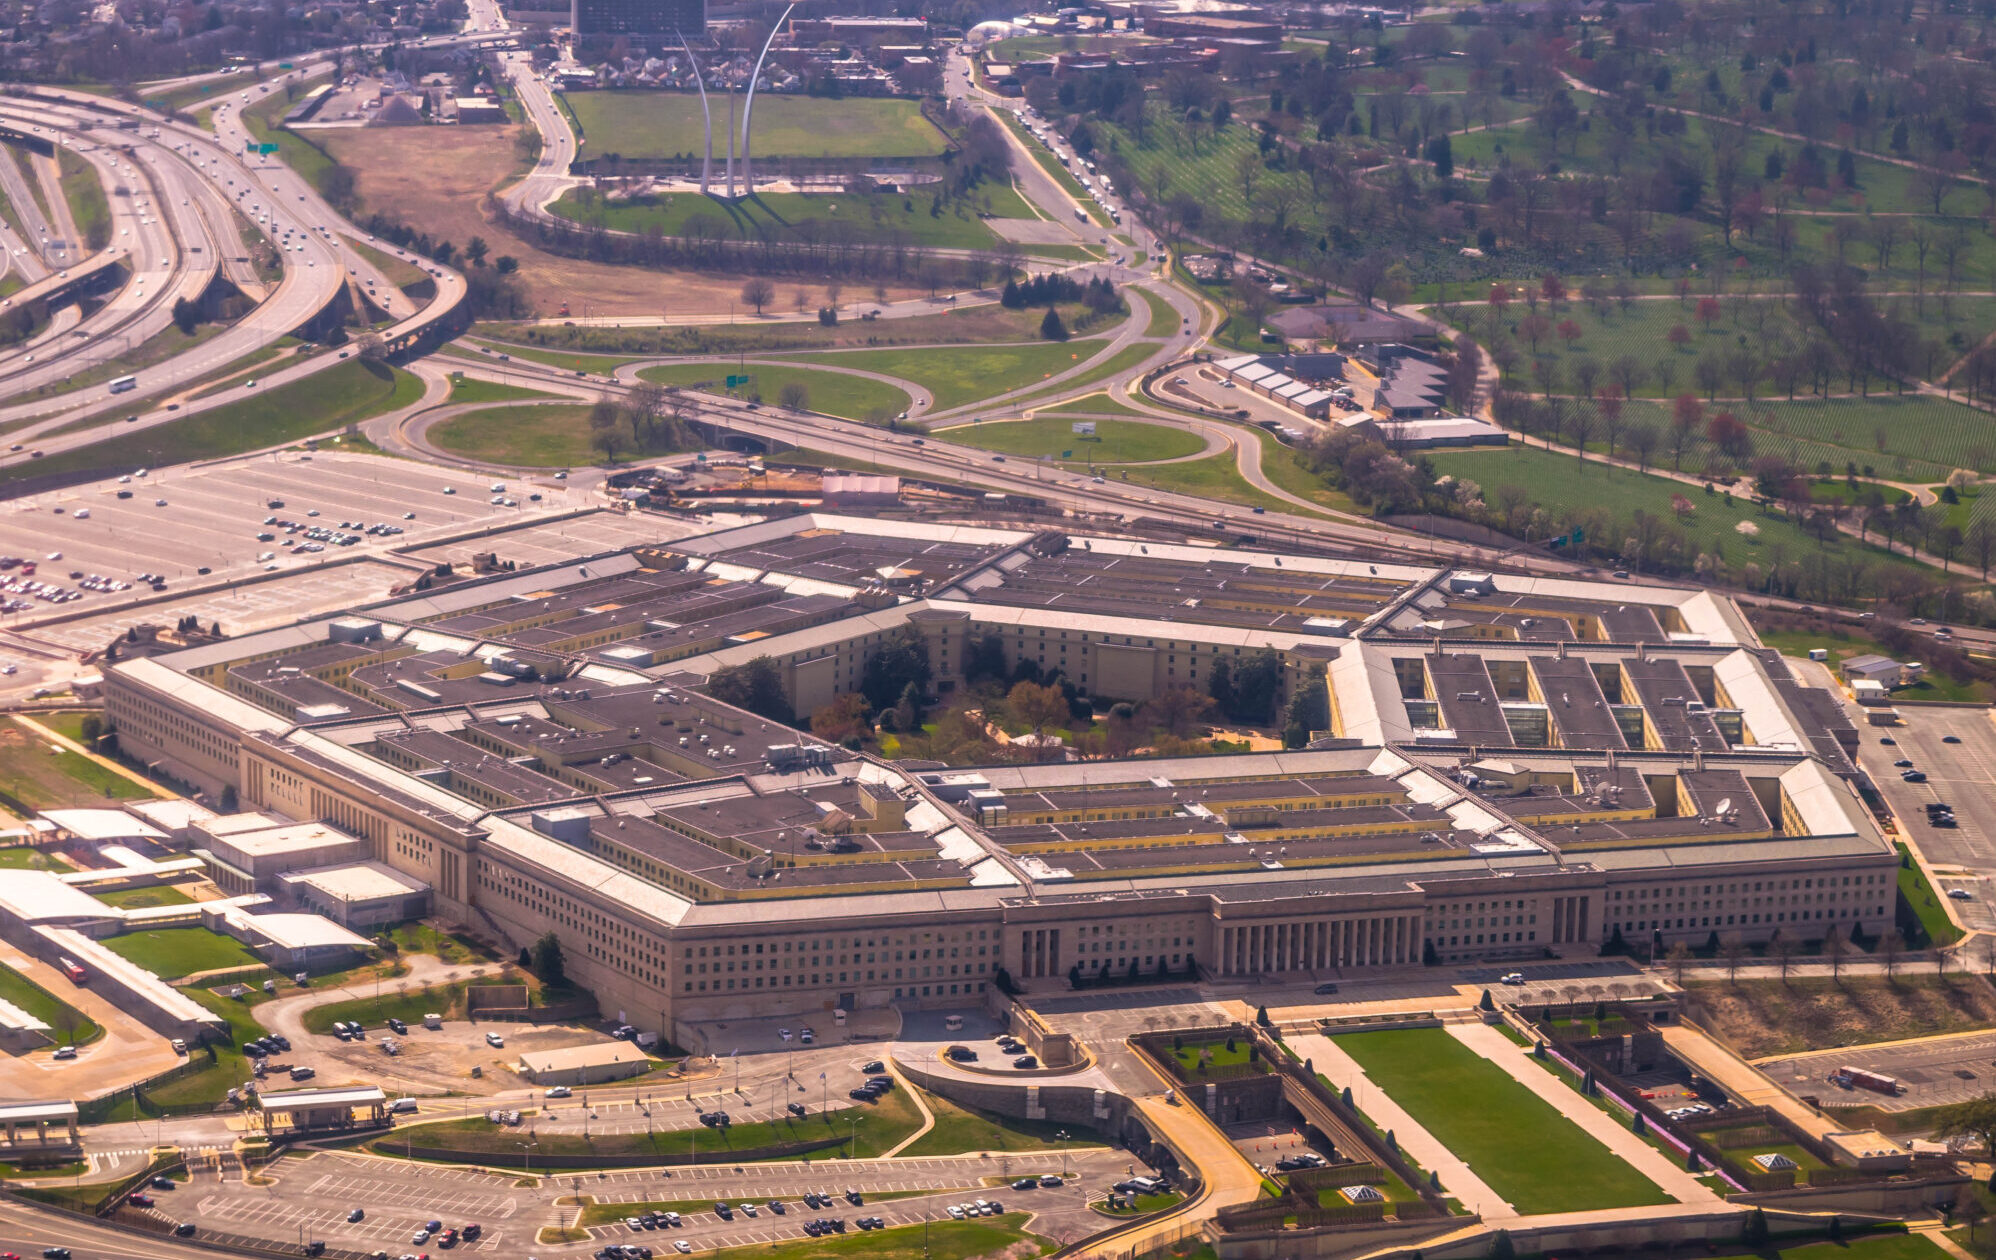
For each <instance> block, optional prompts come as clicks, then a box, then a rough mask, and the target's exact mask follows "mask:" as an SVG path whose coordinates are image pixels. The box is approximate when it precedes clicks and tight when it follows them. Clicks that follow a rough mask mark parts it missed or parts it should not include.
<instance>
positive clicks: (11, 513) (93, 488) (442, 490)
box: [0, 451, 589, 619]
mask: <svg viewBox="0 0 1996 1260" xmlns="http://www.w3.org/2000/svg"><path fill="white" fill-rule="evenodd" d="M143 472H144V475H138V472H137V471H135V472H134V473H129V474H123V475H121V477H118V478H111V479H107V480H105V481H100V482H92V483H90V484H87V485H81V486H73V487H70V488H68V489H64V490H59V491H51V492H49V493H46V494H40V495H33V496H30V497H27V498H24V499H20V500H16V501H15V502H12V503H9V504H7V505H6V507H5V508H4V510H0V513H3V514H0V539H4V543H0V548H3V549H4V550H5V552H6V553H7V554H9V555H13V556H16V557H19V558H21V559H23V560H27V561H32V562H34V563H35V564H36V565H37V572H36V574H35V575H34V577H35V578H36V579H39V580H41V581H44V582H49V583H53V584H55V585H57V586H59V587H61V588H63V589H64V590H65V591H68V592H77V591H79V585H78V584H79V581H80V580H83V579H77V578H72V577H70V574H72V573H77V574H82V575H85V577H86V578H87V577H88V575H93V574H94V575H101V576H102V577H105V578H108V579H111V580H113V581H116V582H122V583H130V584H131V586H130V587H129V588H127V589H125V590H122V591H114V592H92V591H84V592H82V593H81V594H82V601H90V602H98V603H103V604H106V605H108V604H111V603H113V602H114V601H120V600H129V599H131V598H134V597H137V596H142V595H146V594H148V593H149V592H147V591H146V590H145V589H144V587H143V585H142V584H141V583H140V581H139V579H140V577H141V575H144V574H153V575H157V576H159V577H162V578H164V579H165V580H166V583H167V586H168V589H171V588H172V587H173V586H174V585H175V584H179V583H187V582H192V581H196V580H198V579H203V578H206V579H210V580H212V579H216V578H230V577H236V578H247V577H251V576H261V575H262V574H263V573H265V572H278V571H283V570H285V569H299V568H305V567H307V566H310V565H313V564H315V563H323V562H325V561H327V560H330V559H334V558H339V557H341V556H342V555H351V554H357V553H361V552H367V551H376V552H380V551H386V550H388V549H390V548H392V547H397V546H404V545H407V544H408V543H410V542H413V541H418V540H420V538H421V537H422V536H423V535H424V534H430V535H437V534H441V533H444V532H446V531H457V530H461V529H463V528H464V527H465V526H467V525H475V524H478V523H482V522H490V523H492V524H495V525H496V524H507V525H510V524H513V523H516V522H518V521H520V520H523V519H528V518H530V517H532V516H534V515H544V514H548V513H551V512H556V511H561V510H565V509H567V508H568V507H569V506H571V500H573V501H574V502H575V503H586V502H588V501H589V498H588V494H587V492H586V491H580V490H578V491H570V490H569V489H568V487H567V484H566V483H565V482H561V483H557V482H553V481H549V482H547V483H546V485H544V486H543V485H539V484H536V485H533V486H529V485H527V484H526V483H524V482H517V481H515V480H514V479H510V478H509V479H506V480H505V481H504V482H501V483H498V484H502V485H504V487H505V489H504V490H503V491H501V492H494V491H492V490H491V488H490V485H491V484H492V483H490V481H489V479H486V478H479V477H472V478H470V479H467V477H466V475H465V474H464V473H462V472H452V471H449V470H445V469H438V468H429V467H426V466H424V465H422V464H418V463H414V462H412V461H408V460H399V459H388V458H383V457H379V456H368V455H349V454H344V453H339V452H328V451H321V452H318V453H311V452H305V451H284V452H280V453H278V454H275V455H271V456H265V457H259V458H256V459H250V460H239V461H234V462H231V463H227V464H221V465H216V466H213V467H207V468H199V467H197V468H176V469H173V470H171V471H169V472H164V473H156V472H152V471H151V470H143ZM495 493H496V494H497V495H498V497H501V498H504V499H510V500H512V501H513V504H514V506H511V507H507V506H497V505H494V504H493V503H492V502H491V499H492V498H493V497H494V496H495ZM536 494H538V495H541V496H542V498H541V499H539V500H534V499H533V498H531V497H530V496H532V495H536ZM273 500H275V501H278V502H281V503H282V504H283V506H282V507H281V508H274V507H271V506H269V504H270V503H271V502H272V501H273ZM273 516H275V517H278V518H280V519H282V520H288V521H290V522H292V523H294V524H295V525H296V526H297V528H295V529H292V530H289V531H287V530H286V529H284V528H283V527H281V526H278V525H276V524H275V523H272V522H269V521H268V518H270V517H273ZM342 521H345V522H350V523H351V524H350V525H349V526H347V527H342V526H341V524H340V523H341V522H342ZM369 526H386V527H388V528H389V529H392V530H401V531H404V532H402V533H400V534H395V533H379V532H378V533H376V534H368V533H367V532H366V529H367V527H369ZM320 527H324V528H326V529H328V530H331V531H335V532H337V533H339V534H342V535H344V536H348V537H353V538H355V540H356V541H354V542H352V543H350V544H346V545H341V544H340V543H338V542H337V541H332V540H328V539H322V540H318V541H317V542H316V544H315V543H314V541H313V540H309V539H307V538H306V537H305V534H306V532H307V531H308V530H312V529H318V528H320ZM260 534H268V535H270V537H269V538H267V539H259V537H258V536H259V535H260ZM314 545H316V546H317V547H318V548H319V549H318V550H311V548H312V547H313V546H314ZM477 549H479V550H486V549H489V548H477ZM266 557H267V558H266ZM272 566H275V567H274V568H273V567H272ZM203 570H206V572H203ZM19 575H20V570H19V569H18V568H17V569H15V570H13V572H12V573H10V574H7V575H6V576H9V577H18V576H19ZM29 598H30V603H31V607H30V609H29V610H27V611H25V612H24V613H23V614H22V615H23V617H25V618H28V619H32V618H33V616H34V614H35V613H36V612H40V611H44V610H51V611H52V610H54V609H57V608H64V607H75V606H77V603H75V602H72V603H70V604H68V605H65V604H63V603H60V602H55V601H51V600H48V599H41V598H36V597H33V596H30V597H29Z"/></svg>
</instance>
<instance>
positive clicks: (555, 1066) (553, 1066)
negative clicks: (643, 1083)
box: [519, 1041, 652, 1086]
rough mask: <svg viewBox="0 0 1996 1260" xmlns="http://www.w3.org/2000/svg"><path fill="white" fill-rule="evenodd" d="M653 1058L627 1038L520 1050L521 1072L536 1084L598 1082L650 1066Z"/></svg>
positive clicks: (625, 1077)
mask: <svg viewBox="0 0 1996 1260" xmlns="http://www.w3.org/2000/svg"><path fill="white" fill-rule="evenodd" d="M651 1066H652V1060H651V1059H650V1058H649V1057H648V1056H647V1055H646V1054H645V1052H644V1051H642V1050H640V1049H638V1048H637V1047H636V1046H634V1045H632V1044H631V1043H630V1042H628V1041H599V1042H596V1043H595V1044H593V1045H587V1046H565V1047H563V1048H562V1049H559V1050H535V1051H532V1052H531V1053H527V1054H522V1055H521V1056H520V1062H519V1072H520V1075H522V1076H524V1077H526V1078H527V1079H528V1080H530V1081H532V1082H533V1083H534V1084H536V1085H541V1086H549V1085H598V1084H601V1083H602V1082H604V1081H621V1080H625V1079H627V1078H629V1077H633V1076H637V1075H640V1074H641V1073H644V1072H647V1071H650V1070H651Z"/></svg>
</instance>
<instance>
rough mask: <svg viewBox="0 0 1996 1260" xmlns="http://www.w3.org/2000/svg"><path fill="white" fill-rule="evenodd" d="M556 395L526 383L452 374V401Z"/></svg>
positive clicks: (518, 399) (535, 398)
mask: <svg viewBox="0 0 1996 1260" xmlns="http://www.w3.org/2000/svg"><path fill="white" fill-rule="evenodd" d="M553 397H555V395H553V394H550V393H547V392H545V391H544V390H538V389H528V388H527V387H526V386H524V385H501V384H499V383H498V382H496V381H483V380H479V379H478V378H476V377H472V376H458V375H456V374H455V373H453V374H452V375H451V382H450V397H449V398H448V399H447V400H446V401H448V402H452V403H496V402H538V401H540V400H541V399H546V398H553Z"/></svg>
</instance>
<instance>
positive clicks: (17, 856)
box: [0, 844, 58, 871]
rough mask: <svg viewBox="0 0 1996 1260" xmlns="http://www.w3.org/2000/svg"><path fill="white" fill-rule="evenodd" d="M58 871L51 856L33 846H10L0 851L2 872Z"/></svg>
mask: <svg viewBox="0 0 1996 1260" xmlns="http://www.w3.org/2000/svg"><path fill="white" fill-rule="evenodd" d="M56 869H58V868H57V866H56V863H55V862H54V861H52V860H50V858H49V855H48V854H46V853H44V852H42V851H41V850H40V849H37V848H35V847H34V846H33V845H31V844H16V845H9V846H8V847H7V848H4V849H0V870H8V871H52V870H56Z"/></svg>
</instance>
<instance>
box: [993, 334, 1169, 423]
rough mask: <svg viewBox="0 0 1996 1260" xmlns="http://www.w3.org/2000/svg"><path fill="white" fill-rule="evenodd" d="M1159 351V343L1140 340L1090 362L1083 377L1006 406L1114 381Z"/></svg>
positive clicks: (1030, 404)
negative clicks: (1088, 385)
mask: <svg viewBox="0 0 1996 1260" xmlns="http://www.w3.org/2000/svg"><path fill="white" fill-rule="evenodd" d="M1157 351H1158V347H1157V343H1155V342H1150V341H1139V342H1137V343H1136V344H1135V345H1130V346H1124V347H1123V348H1122V349H1121V350H1118V351H1116V353H1114V354H1112V355H1110V356H1109V357H1108V358H1106V359H1102V360H1100V361H1098V362H1095V363H1091V364H1089V365H1088V371H1087V372H1086V373H1084V374H1083V375H1082V376H1081V377H1079V378H1074V379H1069V380H1065V381H1062V382H1061V383H1060V384H1058V385H1055V386H1052V387H1051V388H1048V389H1043V390H1040V391H1038V392H1036V393H1031V394H1025V395H1022V396H1020V397H1018V398H1011V399H1007V400H1006V406H1009V407H1029V406H1032V405H1033V400H1034V399H1036V398H1038V399H1044V398H1046V396H1047V395H1049V394H1064V393H1067V392H1069V391H1071V390H1073V389H1075V388H1077V387H1079V386H1082V385H1085V384H1087V383H1089V382H1090V381H1100V382H1103V383H1105V384H1108V383H1111V382H1114V381H1115V380H1116V379H1117V378H1119V377H1121V376H1122V375H1123V374H1125V373H1127V372H1129V371H1131V370H1132V369H1134V368H1135V367H1136V366H1137V365H1138V364H1140V363H1142V362H1143V361H1144V360H1145V359H1148V358H1150V357H1151V356H1152V355H1154V354H1156V353H1157Z"/></svg>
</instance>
